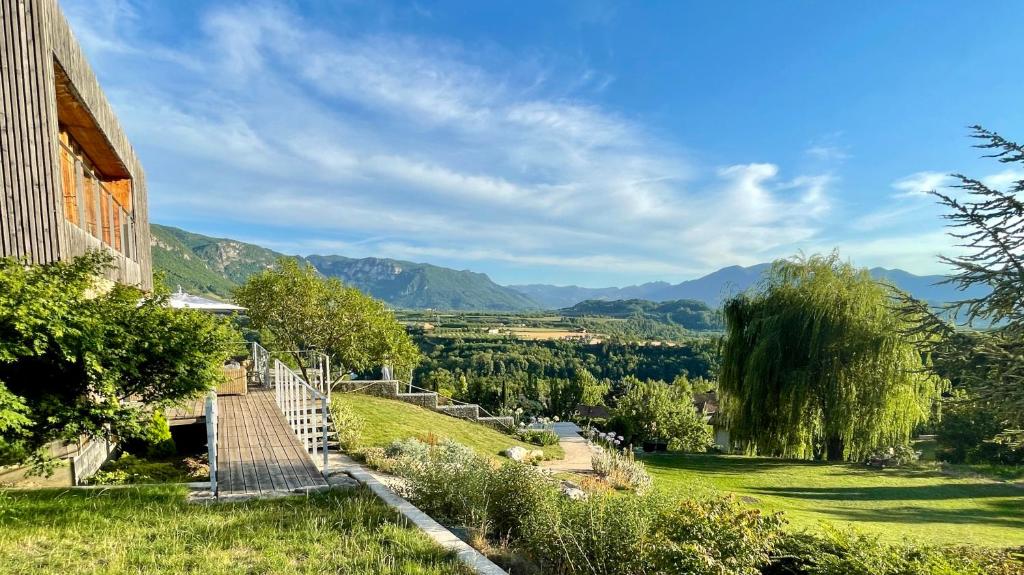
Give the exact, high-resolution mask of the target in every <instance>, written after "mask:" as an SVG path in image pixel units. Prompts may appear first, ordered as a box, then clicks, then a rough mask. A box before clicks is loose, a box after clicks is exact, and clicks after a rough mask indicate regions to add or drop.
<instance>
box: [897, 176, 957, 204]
mask: <svg viewBox="0 0 1024 575" xmlns="http://www.w3.org/2000/svg"><path fill="white" fill-rule="evenodd" d="M952 182H953V178H951V177H950V176H949V174H945V173H942V172H916V173H913V174H910V175H909V176H906V177H903V178H900V179H899V180H896V181H895V182H893V183H892V187H893V188H894V189H895V190H897V191H898V192H899V193H897V194H896V197H898V198H909V197H923V196H927V195H928V192H931V191H935V190H938V189H940V188H943V187H946V186H948V185H949V184H950V183H952Z"/></svg>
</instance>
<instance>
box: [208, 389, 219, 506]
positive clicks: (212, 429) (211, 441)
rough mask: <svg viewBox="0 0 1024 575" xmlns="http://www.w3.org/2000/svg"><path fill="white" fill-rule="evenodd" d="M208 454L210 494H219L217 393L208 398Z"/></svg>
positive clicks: (212, 393) (212, 392)
mask: <svg viewBox="0 0 1024 575" xmlns="http://www.w3.org/2000/svg"><path fill="white" fill-rule="evenodd" d="M206 453H207V456H208V458H209V460H210V492H211V493H213V494H214V495H216V494H217V393H216V392H214V391H211V392H210V395H208V396H206Z"/></svg>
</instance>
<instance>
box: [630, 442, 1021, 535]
mask: <svg viewBox="0 0 1024 575" xmlns="http://www.w3.org/2000/svg"><path fill="white" fill-rule="evenodd" d="M643 461H644V463H645V464H646V465H647V470H648V471H649V472H650V473H651V475H652V476H653V477H654V481H655V485H656V486H660V487H662V488H664V489H666V490H669V491H676V492H678V493H680V494H687V495H689V494H694V491H698V492H699V491H701V490H703V489H710V488H716V489H719V490H721V491H724V492H727V493H732V494H735V495H736V496H738V497H741V498H743V499H744V500H745V501H747V502H750V503H753V504H754V505H756V506H758V507H760V508H762V509H765V510H768V511H784V512H785V515H786V518H787V519H788V520H789V521H790V523H791V525H792V526H793V527H795V528H797V529H800V528H806V529H811V530H817V529H820V528H821V527H822V523H821V522H822V521H826V522H829V523H832V524H834V525H837V526H849V525H852V526H855V527H856V528H857V529H859V530H861V531H864V532H867V533H873V534H877V535H878V536H880V537H882V538H884V539H886V540H890V541H901V540H907V539H914V540H917V541H919V542H922V543H931V544H951V545H963V544H975V545H986V546H998V547H1007V546H1017V545H1024V488H1022V487H1021V486H1019V485H1012V484H1009V483H1004V482H997V481H992V480H988V479H982V478H954V477H949V476H947V475H943V474H942V473H940V472H939V471H938V470H936V469H927V468H925V469H885V470H878V469H873V468H867V467H864V466H863V465H853V464H830V463H815V462H803V461H791V460H779V459H767V458H755V457H742V456H723V455H654V456H646V457H644V458H643Z"/></svg>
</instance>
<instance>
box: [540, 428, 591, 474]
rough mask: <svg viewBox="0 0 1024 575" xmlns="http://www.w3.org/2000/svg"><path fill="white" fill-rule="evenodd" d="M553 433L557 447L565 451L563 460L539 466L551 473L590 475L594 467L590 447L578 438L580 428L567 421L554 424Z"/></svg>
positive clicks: (581, 438)
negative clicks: (556, 435) (559, 446)
mask: <svg viewBox="0 0 1024 575" xmlns="http://www.w3.org/2000/svg"><path fill="white" fill-rule="evenodd" d="M554 431H555V433H557V434H558V438H559V439H558V445H561V446H562V450H563V451H565V458H564V459H559V460H557V461H545V462H544V463H542V464H541V466H542V467H544V468H545V469H550V470H552V471H569V472H572V473H592V472H593V471H594V467H593V465H592V464H591V461H590V455H591V452H590V446H589V445H587V440H586V439H584V438H583V437H582V436H580V428H579V427H578V426H577V425H576V424H575V423H572V422H568V421H567V422H560V423H556V424H554Z"/></svg>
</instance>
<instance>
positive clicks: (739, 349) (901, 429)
mask: <svg viewBox="0 0 1024 575" xmlns="http://www.w3.org/2000/svg"><path fill="white" fill-rule="evenodd" d="M895 295H896V290H895V288H893V287H891V286H888V285H884V284H880V283H877V282H875V281H874V280H873V279H872V278H871V276H870V275H869V274H868V272H867V270H864V269H856V268H854V267H853V266H851V265H850V264H848V263H843V262H841V261H840V260H839V257H838V254H836V253H833V254H831V255H830V256H827V257H825V256H812V257H810V258H806V259H805V258H798V259H794V260H779V261H776V262H775V263H774V264H773V265H772V267H771V269H770V270H769V272H768V273H767V275H766V277H765V279H764V280H763V282H762V284H761V286H760V288H759V289H758V290H757V291H756V292H754V293H751V294H745V295H741V296H739V297H736V298H733V299H731V300H730V301H728V302H727V303H726V304H725V320H726V339H725V343H724V346H723V357H722V368H721V374H720V384H719V385H720V391H721V393H722V396H723V397H722V403H723V410H724V413H725V415H726V417H727V418H728V421H729V425H730V433H731V435H732V438H733V439H734V440H737V441H739V442H741V443H743V444H745V445H746V446H747V448H748V450H749V451H751V452H756V453H761V454H766V455H778V456H786V457H798V458H804V459H807V458H812V457H813V458H819V459H821V458H827V459H828V460H830V461H837V460H842V459H847V460H855V459H860V458H862V457H863V456H864V455H865V454H866V453H867V452H868V451H869V450H871V449H873V448H875V447H878V446H883V445H896V444H901V443H904V442H906V441H907V440H908V439H909V436H910V433H911V431H912V430H913V429H914V427H915V426H916V425H917V424H918V423H920V422H922V421H924V420H925V419H926V418H927V417H928V415H929V413H930V409H931V406H932V405H933V402H934V401H936V400H937V398H938V396H939V393H940V391H941V387H942V380H941V379H940V378H938V377H937V376H935V375H932V374H930V373H928V372H927V371H926V370H924V369H923V367H924V365H923V358H922V356H921V354H920V353H919V351H918V350H917V347H916V346H915V342H914V341H913V337H910V336H907V329H906V325H905V322H907V321H908V320H907V319H906V318H905V316H903V315H902V314H900V313H898V312H897V311H896V310H894V309H893V306H892V305H891V302H892V298H893V296H895Z"/></svg>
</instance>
